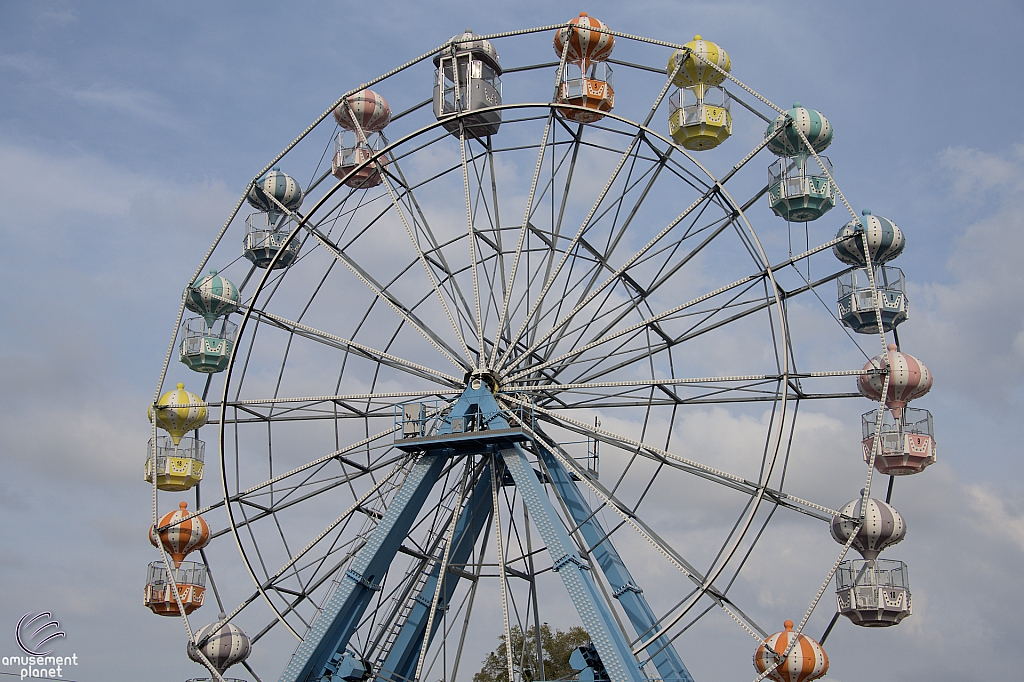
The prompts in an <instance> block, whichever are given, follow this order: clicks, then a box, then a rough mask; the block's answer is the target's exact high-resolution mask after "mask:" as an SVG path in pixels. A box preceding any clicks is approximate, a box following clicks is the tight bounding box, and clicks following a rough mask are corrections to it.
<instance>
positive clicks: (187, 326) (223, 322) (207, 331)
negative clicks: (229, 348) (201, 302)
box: [181, 317, 238, 353]
mask: <svg viewBox="0 0 1024 682" xmlns="http://www.w3.org/2000/svg"><path fill="white" fill-rule="evenodd" d="M181 326H182V330H183V332H184V343H185V348H186V349H187V350H188V352H190V353H198V352H200V350H201V349H202V346H201V344H202V341H203V339H224V340H226V341H230V342H231V343H234V342H235V338H236V337H237V336H238V325H237V324H235V323H234V322H231V321H229V320H228V319H227V318H226V317H221V318H218V319H217V320H215V321H214V323H213V325H212V326H207V324H206V320H204V319H203V318H201V317H190V318H189V319H187V320H185V322H183V323H182V325H181Z"/></svg>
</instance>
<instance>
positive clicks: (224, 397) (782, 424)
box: [220, 103, 788, 635]
mask: <svg viewBox="0 0 1024 682" xmlns="http://www.w3.org/2000/svg"><path fill="white" fill-rule="evenodd" d="M516 108H541V109H546V110H548V113H549V115H552V116H553V115H554V110H555V107H554V106H553V105H552V104H551V103H546V104H544V103H538V104H534V105H531V104H526V105H505V106H503V107H502V109H516ZM614 118H615V119H616V120H618V121H619V122H621V123H625V124H627V125H631V126H633V127H634V128H636V129H638V130H644V131H645V132H649V133H650V134H652V136H654V137H657V138H659V139H660V140H661V141H662V142H665V143H666V144H669V145H671V146H673V147H676V148H677V149H679V150H680V151H683V152H684V155H685V156H686V157H687V160H688V161H694V160H693V159H692V157H691V156H690V155H689V154H688V153H686V152H685V150H682V149H681V148H679V147H678V145H675V144H674V142H669V141H668V140H667V138H665V137H664V136H661V135H660V134H658V133H656V132H655V131H651V130H650V129H649V128H646V127H645V126H642V125H641V124H636V123H635V122H633V121H631V120H629V119H626V118H625V117H622V116H615V117H614ZM440 125H441V122H436V123H433V124H430V125H428V126H425V127H424V128H423V129H421V130H419V131H416V132H415V133H412V134H410V135H407V136H405V137H403V138H399V139H396V140H395V141H394V142H390V143H388V145H387V148H386V149H385V150H382V151H381V152H380V154H379V155H383V154H385V153H387V152H388V151H390V150H392V149H394V148H396V147H399V146H400V145H402V144H404V143H405V142H407V141H409V140H411V139H414V138H416V137H418V136H419V135H423V134H426V133H428V132H429V131H430V130H433V129H436V128H438V127H439V126H440ZM438 139H444V138H438ZM435 142H436V141H435ZM431 144H433V142H432V143H431ZM377 156H378V155H375V156H374V159H371V160H368V161H367V162H365V163H364V164H363V165H364V166H365V165H368V164H369V163H372V162H373V161H374V160H375V159H376V158H377ZM694 163H695V165H697V166H698V167H700V168H701V170H702V171H704V173H705V174H706V175H707V176H708V177H709V178H711V179H712V180H713V182H714V183H715V185H713V186H712V190H713V189H715V188H716V187H717V188H718V189H724V188H722V187H721V185H720V184H719V182H718V180H717V179H715V178H714V176H712V175H711V174H710V173H709V172H708V171H707V170H706V169H704V168H703V167H702V166H700V164H699V163H696V162H694ZM353 172H355V171H353ZM341 185H342V183H341V182H339V183H337V184H336V186H335V188H334V189H333V190H332V191H331V192H330V193H329V194H328V195H325V197H324V198H323V199H321V201H319V202H318V204H317V205H316V206H315V207H314V208H313V209H311V210H309V211H307V213H306V216H304V217H303V218H302V219H301V221H302V222H306V221H307V220H308V219H309V217H310V216H312V215H314V214H315V213H316V211H317V209H319V208H320V206H322V205H323V204H324V203H326V201H327V199H328V198H329V196H330V195H331V194H333V192H334V191H336V190H337V189H338V188H340V187H341ZM727 200H728V201H729V203H730V204H731V206H732V207H733V209H734V210H735V211H736V212H737V213H739V214H740V216H741V217H742V219H743V220H744V222H745V223H746V225H747V227H748V230H749V231H750V232H753V229H752V227H751V226H750V225H749V221H746V217H745V215H743V212H742V208H741V207H740V206H739V205H737V204H736V202H735V201H734V200H733V199H732V197H731V196H727ZM301 227H302V224H301V223H300V224H298V225H296V227H295V228H294V229H293V231H292V233H291V235H290V238H295V236H296V235H297V233H298V231H299V230H300V229H301ZM754 237H755V239H756V234H755V235H754ZM758 245H759V242H758ZM761 253H762V259H763V262H764V263H766V264H768V259H767V257H766V256H765V255H764V253H763V249H762V250H761ZM766 271H767V275H768V276H769V277H771V266H770V264H769V265H767V267H766ZM270 272H271V271H270V270H269V269H268V270H267V272H266V273H264V275H265V276H264V277H263V278H261V282H260V284H259V285H258V288H257V290H256V292H254V294H253V295H252V299H251V300H253V301H256V300H257V299H258V297H259V293H260V291H261V290H262V288H263V286H265V284H266V280H267V279H268V277H269V275H270ZM771 283H772V288H773V290H774V291H775V292H776V295H775V296H774V297H772V299H771V300H770V301H769V305H775V306H776V307H777V309H778V308H779V306H778V300H779V299H778V294H777V292H778V288H777V285H776V284H775V283H774V280H773V279H772V280H771ZM252 310H253V307H252V306H250V307H249V309H248V310H247V311H246V313H245V315H246V318H245V321H244V322H243V328H244V324H245V323H247V322H248V318H249V317H250V316H251V315H252ZM783 324H784V318H781V315H780V327H782V325H783ZM782 328H784V327H782ZM240 332H241V329H240ZM233 356H234V354H233ZM783 357H784V358H785V359H786V361H787V364H786V367H785V372H784V375H785V374H788V358H787V357H786V354H785V353H783ZM233 368H234V357H233V358H232V363H231V367H230V368H229V370H228V371H229V372H231V371H232V370H233ZM785 383H786V382H785V381H783V385H784V386H785ZM229 385H230V375H228V376H226V377H225V383H224V392H223V394H222V400H221V408H222V409H221V424H220V427H221V439H220V440H221V449H222V457H221V460H222V462H221V463H222V469H223V467H224V465H225V460H224V458H223V429H224V425H225V424H224V418H225V416H226V413H227V410H226V409H225V408H226V407H227V403H228V401H227V392H228V390H229V388H228V387H229ZM553 387H554V386H553ZM787 398H788V393H787V392H786V390H785V388H784V389H783V395H782V404H783V406H784V405H785V402H786V399H787ZM778 401H779V398H776V401H775V402H778ZM785 426H786V424H785V421H784V420H780V421H779V422H778V426H777V431H778V433H779V434H780V437H776V438H774V439H773V440H774V441H775V442H776V444H777V445H776V454H775V456H774V457H773V462H772V466H774V459H775V458H777V450H778V447H779V445H778V444H780V443H781V433H782V432H783V430H784V429H785ZM223 473H226V472H223ZM223 473H222V480H223V481H225V482H226V476H223ZM759 495H760V497H761V498H763V495H764V491H763V490H762V491H761V492H760V493H759ZM227 496H228V493H227V492H226V491H225V499H226V498H227ZM759 504H760V499H758V500H757V503H756V504H755V505H753V506H752V508H751V509H750V511H749V513H748V514H746V516H747V520H746V522H745V524H744V525H745V528H744V531H743V533H742V534H740V535H739V536H737V537H736V538H735V541H734V542H733V543H732V544H733V547H732V548H731V549H730V550H729V551H728V555H729V556H728V557H726V559H725V560H723V561H722V562H721V566H720V568H719V570H718V572H717V573H720V572H721V571H722V570H724V568H725V567H726V565H727V564H728V562H729V559H730V558H731V556H732V554H733V553H734V552H735V551H736V548H737V547H738V546H739V544H740V542H742V540H743V536H744V535H745V533H746V531H747V529H748V528H749V526H750V523H751V522H752V520H753V518H754V516H755V515H756V513H757V510H758V506H759ZM227 506H230V505H227ZM231 528H232V534H233V535H235V537H236V544H238V546H239V549H240V551H241V552H242V555H243V559H244V561H245V563H246V565H247V569H248V570H249V571H250V575H251V577H252V579H253V580H254V582H256V583H257V585H258V584H259V581H258V579H257V578H256V576H255V573H254V569H253V567H252V564H251V560H250V559H249V558H248V556H247V554H246V552H245V550H244V549H243V548H242V546H241V538H240V537H238V528H237V524H236V522H235V520H234V517H233V515H232V517H231ZM717 573H716V577H717ZM713 582H714V579H711V580H709V581H708V582H707V585H706V586H705V587H704V588H703V589H701V590H700V594H699V595H698V598H699V596H701V595H703V594H704V593H706V592H707V591H708V589H710V588H711V586H712V584H713ZM261 594H262V595H263V596H264V599H265V601H266V603H268V605H270V604H271V600H270V599H269V596H267V595H266V594H265V593H264V592H263V590H262V589H261ZM694 603H696V599H695V600H694ZM271 608H272V609H273V610H274V612H275V614H276V615H277V616H278V618H279V620H281V621H282V622H285V619H284V616H283V615H282V614H280V612H279V611H278V609H277V608H276V606H273V605H272V606H271ZM684 614H685V612H684ZM684 614H683V615H684ZM289 630H291V628H290V627H289ZM292 632H293V634H296V635H297V633H294V630H292Z"/></svg>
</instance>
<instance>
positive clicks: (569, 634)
mask: <svg viewBox="0 0 1024 682" xmlns="http://www.w3.org/2000/svg"><path fill="white" fill-rule="evenodd" d="M511 634H512V666H513V669H514V671H515V672H516V673H519V674H521V675H522V680H523V682H533V681H534V680H540V679H544V680H563V679H575V678H576V675H575V673H574V671H573V669H572V668H571V667H569V656H570V655H571V654H572V651H573V649H575V648H576V647H578V646H582V645H584V644H586V643H587V642H589V641H590V635H588V634H587V631H586V630H584V629H583V628H581V627H580V626H578V625H575V626H573V627H571V628H569V630H568V631H566V632H563V631H562V630H555V631H553V632H552V630H551V626H550V625H548V624H547V623H544V624H543V625H541V626H540V645H541V650H542V652H543V656H544V677H543V678H541V677H540V667H539V666H538V665H537V630H536V629H534V630H530V631H529V632H527V633H526V637H523V631H522V630H521V629H520V628H519V626H513V627H512V629H511ZM506 651H507V649H506V642H505V635H504V634H502V635H501V636H500V637H498V648H497V649H495V650H494V651H492V652H491V653H489V654H487V657H486V658H485V659H484V664H483V667H482V668H481V669H480V672H478V673H477V674H475V675H473V682H509V679H508V662H507V660H506ZM517 677H518V675H517Z"/></svg>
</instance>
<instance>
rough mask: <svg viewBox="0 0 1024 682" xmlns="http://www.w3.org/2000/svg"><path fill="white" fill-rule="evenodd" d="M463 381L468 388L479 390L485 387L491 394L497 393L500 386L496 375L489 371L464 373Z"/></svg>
mask: <svg viewBox="0 0 1024 682" xmlns="http://www.w3.org/2000/svg"><path fill="white" fill-rule="evenodd" d="M464 381H465V382H466V386H467V387H468V388H472V389H473V390H479V389H480V388H482V387H483V386H486V387H487V388H489V389H490V390H491V393H497V392H498V387H499V386H500V385H501V384H500V382H499V381H498V375H497V374H496V373H494V372H492V371H491V370H489V369H478V370H475V371H471V372H466V377H465V379H464Z"/></svg>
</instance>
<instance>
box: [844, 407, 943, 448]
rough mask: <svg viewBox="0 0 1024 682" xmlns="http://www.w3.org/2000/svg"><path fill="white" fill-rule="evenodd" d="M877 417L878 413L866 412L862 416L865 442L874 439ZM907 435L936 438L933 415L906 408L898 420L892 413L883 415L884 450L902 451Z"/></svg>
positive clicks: (924, 411)
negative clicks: (904, 437)
mask: <svg viewBox="0 0 1024 682" xmlns="http://www.w3.org/2000/svg"><path fill="white" fill-rule="evenodd" d="M877 417H878V413H877V412H875V411H871V412H866V413H864V414H863V415H862V416H861V418H860V426H861V432H862V433H863V439H864V440H867V439H869V438H874V436H875V420H876V419H877ZM906 434H911V435H915V436H928V437H930V438H934V437H935V423H934V422H933V420H932V413H931V412H929V411H928V410H921V409H918V408H916V407H905V408H903V413H902V414H901V415H900V418H899V419H897V418H896V417H895V416H894V415H893V413H892V411H890V410H886V411H885V412H884V413H883V414H882V434H881V435H882V448H883V449H884V450H897V451H899V450H902V449H903V436H904V435H906Z"/></svg>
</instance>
